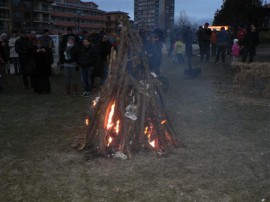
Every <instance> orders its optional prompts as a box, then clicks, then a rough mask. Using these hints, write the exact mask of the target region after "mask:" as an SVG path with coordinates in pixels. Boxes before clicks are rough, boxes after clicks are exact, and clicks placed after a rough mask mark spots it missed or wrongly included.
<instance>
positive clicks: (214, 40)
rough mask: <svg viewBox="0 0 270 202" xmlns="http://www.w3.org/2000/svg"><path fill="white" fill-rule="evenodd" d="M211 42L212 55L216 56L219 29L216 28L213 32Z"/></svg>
mask: <svg viewBox="0 0 270 202" xmlns="http://www.w3.org/2000/svg"><path fill="white" fill-rule="evenodd" d="M210 42H211V56H216V54H217V30H216V29H214V30H213V32H212V34H211V37H210Z"/></svg>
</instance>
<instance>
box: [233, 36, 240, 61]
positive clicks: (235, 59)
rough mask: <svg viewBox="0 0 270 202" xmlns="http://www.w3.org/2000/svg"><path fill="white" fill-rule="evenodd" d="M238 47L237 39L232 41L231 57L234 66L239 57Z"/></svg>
mask: <svg viewBox="0 0 270 202" xmlns="http://www.w3.org/2000/svg"><path fill="white" fill-rule="evenodd" d="M240 49H241V48H240V46H239V44H238V39H234V40H233V46H232V56H233V61H232V64H235V63H237V62H238V60H239V56H240Z"/></svg>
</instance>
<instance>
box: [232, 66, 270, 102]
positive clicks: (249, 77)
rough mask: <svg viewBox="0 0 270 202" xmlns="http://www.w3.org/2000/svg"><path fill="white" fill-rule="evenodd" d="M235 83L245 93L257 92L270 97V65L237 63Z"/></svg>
mask: <svg viewBox="0 0 270 202" xmlns="http://www.w3.org/2000/svg"><path fill="white" fill-rule="evenodd" d="M233 67H234V68H236V69H237V73H236V75H235V77H234V83H235V84H237V85H238V86H239V88H240V89H242V90H243V91H245V92H248V91H255V92H257V93H258V94H260V95H262V96H264V97H268V98H269V97H270V63H266V62H264V63H259V62H254V63H236V64H234V65H233Z"/></svg>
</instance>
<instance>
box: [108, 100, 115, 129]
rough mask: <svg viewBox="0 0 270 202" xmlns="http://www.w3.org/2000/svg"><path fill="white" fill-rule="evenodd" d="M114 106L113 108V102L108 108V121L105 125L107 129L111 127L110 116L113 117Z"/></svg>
mask: <svg viewBox="0 0 270 202" xmlns="http://www.w3.org/2000/svg"><path fill="white" fill-rule="evenodd" d="M114 108H115V102H114V103H113V104H112V106H111V110H110V113H109V117H108V122H107V127H106V128H107V130H109V129H110V128H111V127H113V123H112V117H113V114H114Z"/></svg>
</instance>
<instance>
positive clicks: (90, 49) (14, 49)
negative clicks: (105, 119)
mask: <svg viewBox="0 0 270 202" xmlns="http://www.w3.org/2000/svg"><path fill="white" fill-rule="evenodd" d="M139 34H140V36H141V38H142V42H143V50H144V53H145V55H146V56H147V58H148V64H149V69H150V72H152V73H155V75H156V76H160V65H161V62H162V48H163V43H164V39H165V37H164V33H163V32H162V30H161V29H159V28H157V29H154V30H152V31H151V32H150V33H146V32H144V31H143V30H140V32H139ZM172 34H174V35H175V37H171V39H170V40H171V41H170V48H169V55H174V56H175V60H176V61H177V62H178V63H179V64H183V63H186V62H187V65H188V68H191V61H192V59H191V56H192V55H193V53H192V43H193V41H194V33H193V31H192V30H191V28H190V27H187V28H186V29H185V30H184V31H183V32H181V34H179V33H178V34H176V33H172ZM195 34H196V36H197V40H198V44H199V49H200V53H199V54H200V61H201V62H209V60H210V57H214V58H215V59H214V62H215V63H220V60H221V62H222V63H225V60H226V56H232V62H238V61H242V62H246V61H247V60H248V62H253V60H254V56H255V55H256V46H257V45H258V43H259V38H258V33H257V30H256V27H255V26H254V25H251V26H250V27H249V28H248V29H245V28H242V27H238V30H237V32H234V31H233V30H232V28H230V27H229V29H227V30H225V27H221V29H220V30H219V31H217V30H215V29H214V30H211V29H210V28H209V23H205V24H204V27H202V26H200V27H199V28H198V30H197V31H196V33H195ZM49 35H50V32H49V30H44V32H43V34H42V35H41V36H40V37H36V32H35V31H32V32H26V31H21V32H20V33H18V32H17V31H13V32H12V33H11V35H10V37H8V35H7V34H6V33H2V34H1V35H0V75H1V77H7V76H9V75H10V73H11V72H10V65H9V63H12V64H13V66H14V71H15V75H22V78H23V84H24V87H25V88H26V89H28V88H33V90H34V91H35V92H37V93H39V94H43V93H50V92H51V85H50V80H49V76H51V74H52V69H51V65H52V64H53V62H54V61H53V47H54V43H53V40H52V38H51V37H50V36H49ZM112 47H114V48H115V49H117V44H115V43H114V44H113V43H112V42H111V40H110V39H109V37H108V35H107V34H106V33H105V31H104V29H101V30H100V32H96V31H93V33H91V34H90V33H88V32H87V31H85V32H83V33H82V34H81V35H80V36H79V35H78V34H75V33H73V31H72V29H71V28H68V29H67V33H66V34H64V35H62V36H61V40H60V44H59V55H60V57H59V61H60V66H61V69H62V70H63V73H64V77H65V80H64V83H65V94H66V95H76V94H77V91H78V84H79V83H82V86H83V92H82V94H81V95H82V96H84V97H89V96H90V93H91V91H92V90H93V87H94V81H95V77H100V78H101V82H100V85H102V84H104V83H105V81H106V79H107V77H108V72H109V67H108V61H109V57H110V52H111V48H112ZM184 55H185V56H186V57H184ZM240 58H241V59H240ZM78 75H80V79H78ZM1 77H0V82H1ZM80 81H81V82H80ZM0 91H1V83H0Z"/></svg>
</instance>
